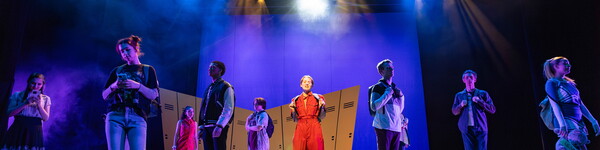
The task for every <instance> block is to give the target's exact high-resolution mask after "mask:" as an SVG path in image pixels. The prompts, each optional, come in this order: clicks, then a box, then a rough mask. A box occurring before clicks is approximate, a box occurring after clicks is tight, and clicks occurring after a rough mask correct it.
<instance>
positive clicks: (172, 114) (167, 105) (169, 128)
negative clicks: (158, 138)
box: [160, 88, 179, 149]
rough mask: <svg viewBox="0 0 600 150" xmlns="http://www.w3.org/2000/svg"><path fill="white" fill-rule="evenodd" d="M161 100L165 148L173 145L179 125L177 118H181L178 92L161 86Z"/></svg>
mask: <svg viewBox="0 0 600 150" xmlns="http://www.w3.org/2000/svg"><path fill="white" fill-rule="evenodd" d="M160 101H161V104H160V105H161V111H162V114H161V118H162V125H163V134H164V135H163V143H164V149H171V146H173V137H174V133H175V128H176V125H177V120H179V119H178V118H179V117H178V114H177V109H178V108H177V92H175V91H171V90H167V89H163V88H161V89H160Z"/></svg>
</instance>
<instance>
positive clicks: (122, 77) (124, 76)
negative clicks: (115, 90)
mask: <svg viewBox="0 0 600 150" xmlns="http://www.w3.org/2000/svg"><path fill="white" fill-rule="evenodd" d="M117 80H118V81H125V80H127V74H125V73H119V74H117Z"/></svg>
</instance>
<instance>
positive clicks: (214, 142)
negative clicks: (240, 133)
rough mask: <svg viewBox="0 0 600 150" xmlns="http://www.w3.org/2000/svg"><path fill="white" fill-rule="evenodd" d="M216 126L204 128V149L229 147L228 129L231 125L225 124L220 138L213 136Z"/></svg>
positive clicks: (217, 149)
mask: <svg viewBox="0 0 600 150" xmlns="http://www.w3.org/2000/svg"><path fill="white" fill-rule="evenodd" d="M214 130H215V127H207V128H204V131H203V132H204V134H202V141H203V144H204V150H224V149H226V148H227V131H229V126H225V127H224V128H223V130H221V135H220V136H219V137H218V138H213V137H212V132H213V131H214Z"/></svg>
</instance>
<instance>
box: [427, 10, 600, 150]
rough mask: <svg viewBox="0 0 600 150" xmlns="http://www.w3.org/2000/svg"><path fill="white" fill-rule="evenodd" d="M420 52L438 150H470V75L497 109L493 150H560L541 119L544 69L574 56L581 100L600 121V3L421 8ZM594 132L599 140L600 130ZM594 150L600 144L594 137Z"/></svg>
mask: <svg viewBox="0 0 600 150" xmlns="http://www.w3.org/2000/svg"><path fill="white" fill-rule="evenodd" d="M417 3H418V4H417V7H420V10H417V11H419V12H420V14H419V15H418V16H417V26H418V32H419V43H420V44H419V46H420V50H421V63H422V68H423V84H424V85H423V86H424V90H425V102H426V107H427V120H428V125H429V132H428V133H429V142H430V146H431V149H463V144H462V139H461V135H460V131H459V130H458V127H457V122H458V116H454V115H452V113H451V111H450V110H451V106H452V103H453V98H454V94H455V93H457V92H459V91H461V90H463V89H464V84H463V83H462V81H461V74H462V72H463V71H464V70H466V69H472V70H475V71H476V72H477V73H478V75H479V78H478V82H477V83H476V87H477V88H480V89H483V90H487V91H488V92H489V93H490V95H491V97H492V99H493V101H494V104H495V105H496V109H497V111H496V114H493V115H489V114H488V127H489V135H488V138H489V139H488V148H489V149H554V144H555V142H556V140H557V138H556V136H555V135H554V134H553V133H552V132H550V131H549V130H547V129H546V128H545V126H543V125H542V124H541V122H540V120H539V119H538V118H539V116H538V114H539V113H538V112H539V108H538V107H537V105H538V103H539V102H540V101H541V100H542V99H543V98H544V96H545V95H546V94H545V91H544V89H543V88H544V83H545V78H544V77H543V75H542V64H543V62H544V61H545V60H546V59H549V58H551V57H554V56H566V57H567V58H569V59H570V60H571V63H572V65H573V68H572V69H571V70H572V72H571V74H570V76H571V77H573V78H575V80H577V83H578V88H579V90H580V92H581V97H582V98H583V101H584V103H585V104H586V105H587V107H588V109H590V111H591V113H592V115H594V116H595V117H596V119H598V117H600V106H599V105H600V101H598V99H600V93H599V92H598V90H599V89H600V87H599V85H600V79H598V77H600V72H599V69H598V65H600V62H598V61H597V58H598V57H600V48H599V46H600V45H599V44H598V43H600V42H599V41H600V34H599V29H598V27H599V26H600V24H599V23H600V15H598V14H599V12H600V9H599V8H600V7H599V5H598V4H599V2H596V1H582V2H580V1H578V2H571V1H558V0H550V1H542V0H529V1H527V0H508V1H496V0H449V1H443V2H440V1H432V0H423V1H420V2H417ZM588 129H589V130H590V132H591V133H592V134H593V129H592V128H591V127H590V126H589V123H588ZM589 138H590V140H591V141H592V144H590V145H588V148H589V149H599V148H600V147H599V146H600V138H598V137H594V136H589Z"/></svg>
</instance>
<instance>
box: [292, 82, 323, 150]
mask: <svg viewBox="0 0 600 150" xmlns="http://www.w3.org/2000/svg"><path fill="white" fill-rule="evenodd" d="M318 96H319V98H320V99H321V100H325V98H324V97H323V96H322V95H318ZM294 99H295V98H294ZM295 103H296V112H294V111H293V110H292V116H293V117H294V116H295V117H296V118H297V120H298V121H297V124H296V131H295V132H294V139H293V144H294V150H323V149H325V147H324V144H323V133H322V130H321V123H320V121H319V116H321V117H324V114H325V109H324V107H325V106H321V108H319V102H318V101H317V99H316V98H315V97H314V96H313V93H312V92H311V93H309V94H308V95H307V96H304V95H300V96H298V99H297V100H296V101H295ZM321 113H322V114H321Z"/></svg>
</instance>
